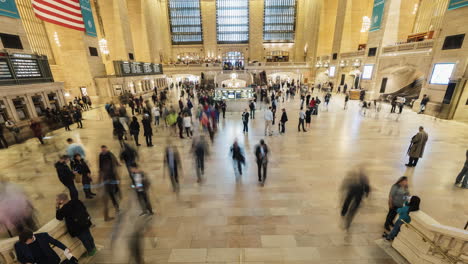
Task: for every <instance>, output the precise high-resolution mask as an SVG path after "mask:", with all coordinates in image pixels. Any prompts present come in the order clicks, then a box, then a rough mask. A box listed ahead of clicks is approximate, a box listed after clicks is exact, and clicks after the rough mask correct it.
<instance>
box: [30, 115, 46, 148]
mask: <svg viewBox="0 0 468 264" xmlns="http://www.w3.org/2000/svg"><path fill="white" fill-rule="evenodd" d="M29 128H31V130H32V132H33V134H34V137H36V138H37V139H39V142H41V144H44V140H43V137H44V135H43V134H42V126H41V123H39V122H38V121H36V120H31V125H30V126H29Z"/></svg>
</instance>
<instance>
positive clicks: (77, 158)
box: [71, 154, 96, 199]
mask: <svg viewBox="0 0 468 264" xmlns="http://www.w3.org/2000/svg"><path fill="white" fill-rule="evenodd" d="M71 168H72V170H73V171H76V172H77V173H79V174H80V175H81V177H82V180H81V183H82V184H83V191H84V193H85V195H86V198H87V199H91V198H94V196H95V195H96V194H95V193H93V192H91V182H92V181H93V179H92V178H91V170H90V169H89V166H88V164H87V163H86V161H85V160H84V159H82V157H81V155H80V154H75V155H74V156H73V160H72V161H71Z"/></svg>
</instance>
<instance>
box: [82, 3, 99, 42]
mask: <svg viewBox="0 0 468 264" xmlns="http://www.w3.org/2000/svg"><path fill="white" fill-rule="evenodd" d="M80 7H81V15H82V16H83V23H84V26H85V32H86V35H89V36H92V37H97V33H96V26H95V25H94V18H93V11H92V9H91V4H90V3H89V0H80Z"/></svg>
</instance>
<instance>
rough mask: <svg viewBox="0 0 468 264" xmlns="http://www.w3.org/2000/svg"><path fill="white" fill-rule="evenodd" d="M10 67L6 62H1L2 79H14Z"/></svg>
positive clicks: (0, 76)
mask: <svg viewBox="0 0 468 264" xmlns="http://www.w3.org/2000/svg"><path fill="white" fill-rule="evenodd" d="M12 78H13V76H12V75H11V70H10V67H8V63H7V61H6V60H0V79H12Z"/></svg>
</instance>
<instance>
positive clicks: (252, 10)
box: [245, 0, 264, 63]
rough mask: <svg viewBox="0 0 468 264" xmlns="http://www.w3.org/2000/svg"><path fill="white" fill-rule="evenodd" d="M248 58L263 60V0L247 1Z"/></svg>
mask: <svg viewBox="0 0 468 264" xmlns="http://www.w3.org/2000/svg"><path fill="white" fill-rule="evenodd" d="M249 5H250V6H249V24H250V25H249V52H248V54H249V55H250V56H249V58H247V57H246V58H245V60H246V63H247V62H248V60H249V59H250V61H254V60H257V61H263V56H264V53H263V16H264V14H263V7H264V0H250V1H249Z"/></svg>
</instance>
